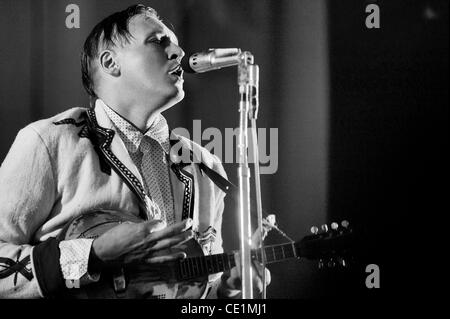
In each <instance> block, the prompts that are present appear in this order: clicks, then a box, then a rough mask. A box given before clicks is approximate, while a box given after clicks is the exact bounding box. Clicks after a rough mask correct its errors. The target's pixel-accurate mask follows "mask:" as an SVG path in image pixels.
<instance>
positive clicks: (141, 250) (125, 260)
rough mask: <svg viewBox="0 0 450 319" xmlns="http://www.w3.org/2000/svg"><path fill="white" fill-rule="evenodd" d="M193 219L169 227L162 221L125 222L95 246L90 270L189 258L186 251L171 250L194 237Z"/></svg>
mask: <svg viewBox="0 0 450 319" xmlns="http://www.w3.org/2000/svg"><path fill="white" fill-rule="evenodd" d="M191 225H192V220H190V219H186V220H183V221H182V222H179V223H176V224H173V225H170V226H167V227H165V223H164V222H162V221H160V220H152V221H145V222H142V223H132V222H125V223H122V224H120V225H118V226H116V227H114V228H112V229H110V230H109V231H107V232H106V233H104V234H103V235H101V236H100V237H98V238H96V239H95V240H94V242H93V244H92V249H91V254H90V256H89V271H93V272H98V271H101V270H102V269H103V268H104V267H110V266H114V265H121V264H132V263H147V264H158V263H163V262H168V261H173V260H177V259H182V258H186V254H185V253H184V252H180V251H177V252H170V250H169V249H170V248H171V247H173V246H175V245H178V244H180V243H182V242H184V241H187V240H189V239H191V238H192V236H193V232H192V230H188V229H189V228H190V227H191Z"/></svg>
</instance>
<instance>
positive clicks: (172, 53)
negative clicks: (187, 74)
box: [168, 42, 185, 61]
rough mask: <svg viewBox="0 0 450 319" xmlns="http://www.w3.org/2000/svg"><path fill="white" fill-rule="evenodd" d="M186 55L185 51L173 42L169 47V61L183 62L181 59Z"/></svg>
mask: <svg viewBox="0 0 450 319" xmlns="http://www.w3.org/2000/svg"><path fill="white" fill-rule="evenodd" d="M184 55H185V53H184V51H183V49H182V48H181V47H180V46H178V45H177V44H175V43H173V42H171V43H170V45H169V47H168V57H169V60H178V61H181V59H182V58H183V57H184Z"/></svg>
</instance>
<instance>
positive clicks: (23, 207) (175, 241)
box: [0, 5, 269, 298]
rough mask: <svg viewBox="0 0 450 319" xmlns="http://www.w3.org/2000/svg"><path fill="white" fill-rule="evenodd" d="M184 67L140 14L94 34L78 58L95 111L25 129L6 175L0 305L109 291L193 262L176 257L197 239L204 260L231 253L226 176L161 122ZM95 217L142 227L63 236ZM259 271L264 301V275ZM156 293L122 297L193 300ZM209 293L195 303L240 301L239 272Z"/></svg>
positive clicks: (215, 280)
mask: <svg viewBox="0 0 450 319" xmlns="http://www.w3.org/2000/svg"><path fill="white" fill-rule="evenodd" d="M183 56H184V52H183V50H182V49H181V48H180V47H179V45H178V40H177V38H176V36H175V34H174V33H173V32H172V31H171V30H170V29H168V28H167V26H165V25H164V23H163V22H162V21H161V20H160V18H159V17H158V15H157V13H156V12H155V10H153V9H152V8H149V7H145V6H143V5H134V6H131V7H129V8H127V9H126V10H124V11H121V12H117V13H114V14H112V15H111V16H109V17H107V18H106V19H104V20H103V21H101V22H100V23H99V24H98V25H96V26H95V27H94V29H93V30H92V32H91V33H90V34H89V36H88V38H87V39H86V42H85V45H84V48H83V52H82V55H81V67H82V80H83V85H84V87H85V88H86V90H87V92H88V94H89V96H90V99H91V101H92V103H91V107H90V108H72V109H69V110H67V111H65V112H63V113H61V114H58V115H56V116H54V117H52V118H49V119H44V120H40V121H37V122H34V123H31V124H29V125H28V126H26V127H25V128H23V129H22V130H20V131H19V133H18V135H17V137H16V139H15V141H14V143H13V145H12V146H11V149H10V150H9V153H8V155H7V156H6V158H5V160H4V162H3V163H2V166H1V168H0V202H1V205H0V297H3V298H5V297H6V298H40V297H58V296H63V295H64V296H65V295H67V294H68V292H70V291H71V289H69V288H72V289H83V290H85V291H89V287H94V286H96V285H97V286H98V285H99V283H100V282H102V281H108V280H112V278H109V275H107V274H110V271H109V269H110V267H111V265H120V266H123V268H122V269H127V266H128V265H135V264H146V265H149V266H152V265H159V266H161V265H165V263H167V262H171V261H175V260H181V259H183V258H186V252H184V251H182V250H179V249H173V248H176V247H177V246H178V247H180V244H183V243H186V242H187V241H189V240H192V238H193V239H194V240H196V241H197V242H198V244H199V245H200V247H201V248H202V250H203V252H204V253H205V254H207V255H208V254H217V253H221V252H222V251H223V250H222V235H221V227H222V212H223V208H224V197H225V193H224V192H223V190H222V189H221V187H220V186H219V185H218V184H220V183H218V182H217V180H218V179H222V181H223V180H225V178H226V174H225V171H224V169H223V167H222V165H221V163H220V161H219V160H218V158H217V157H215V156H214V155H212V154H210V153H209V152H208V151H207V150H206V149H204V148H202V147H201V146H199V145H197V144H195V143H193V142H192V141H189V140H187V139H185V138H182V137H179V136H176V135H175V134H170V132H169V128H168V125H167V122H166V120H165V118H164V117H163V116H162V115H161V112H163V111H164V110H167V109H168V108H170V107H172V106H173V105H175V104H176V103H178V102H179V101H181V100H182V99H183V97H184V91H183V70H182V68H181V66H180V63H181V59H182V58H183ZM174 145H177V146H178V147H177V148H175V147H173V146H174ZM175 149H176V150H178V151H174V150H175ZM180 150H181V151H187V152H189V154H190V156H189V158H190V161H189V162H186V161H181V160H180V155H179V154H180V152H179V151H180ZM92 211H110V212H115V214H124V215H134V216H136V217H139V218H142V222H124V223H121V224H120V225H117V226H115V227H113V228H111V229H110V230H108V231H106V232H105V233H103V234H102V235H100V236H99V237H97V238H95V239H94V238H79V239H70V240H67V239H64V238H62V239H61V238H60V236H58V234H60V233H61V230H62V229H63V228H64V227H65V226H66V225H67V224H68V223H69V222H70V221H71V220H73V218H74V217H76V216H80V215H82V214H86V213H88V212H92ZM255 270H256V271H254V272H253V273H254V274H255V278H254V280H255V284H254V285H255V287H257V288H258V289H259V290H261V288H262V283H261V280H260V276H259V275H258V274H260V273H261V271H262V269H261V267H259V265H255ZM265 271H266V272H267V273H268V271H267V270H265ZM268 275H269V274H267V275H266V276H267V277H268ZM123 278H127V275H125V276H124V277H123ZM128 286H129V283H128ZM168 286H170V285H168ZM148 287H149V286H148V285H142V286H138V287H134V288H133V294H128V295H126V296H128V297H130V296H131V297H136V298H138V297H139V298H140V297H143V296H145V297H150V298H157V297H158V298H184V297H186V296H185V295H183V293H182V291H180V290H179V289H178V290H177V289H164V288H163V289H160V290H158V291H157V289H156V288H155V287H154V286H153V287H151V288H148ZM207 287H208V288H207V289H205V290H204V293H202V294H199V297H208V298H215V297H219V298H239V296H240V290H239V289H240V279H239V272H238V266H235V267H233V268H232V269H231V270H229V271H226V272H224V273H223V274H222V276H210V277H209V282H208V284H207ZM122 288H123V287H122ZM126 289H127V288H126ZM148 289H151V291H148ZM96 297H99V296H96Z"/></svg>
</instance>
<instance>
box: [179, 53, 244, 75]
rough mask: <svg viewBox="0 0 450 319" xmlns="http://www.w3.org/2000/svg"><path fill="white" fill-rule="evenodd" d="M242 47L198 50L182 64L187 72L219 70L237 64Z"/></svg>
mask: <svg viewBox="0 0 450 319" xmlns="http://www.w3.org/2000/svg"><path fill="white" fill-rule="evenodd" d="M240 54H241V49H237V48H227V49H209V50H208V51H205V52H197V53H194V54H192V55H190V56H189V59H183V60H182V61H181V66H182V67H183V70H184V71H185V72H187V73H203V72H208V71H213V70H218V69H221V68H225V67H228V66H233V65H237V64H238V63H239V56H240Z"/></svg>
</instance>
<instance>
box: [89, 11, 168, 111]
mask: <svg viewBox="0 0 450 319" xmlns="http://www.w3.org/2000/svg"><path fill="white" fill-rule="evenodd" d="M144 13H148V14H150V15H152V16H153V17H155V18H156V19H158V20H160V21H161V19H160V18H159V16H158V13H157V12H156V10H155V9H153V8H150V7H146V6H144V5H142V4H136V5H132V6H130V7H128V8H126V9H125V10H123V11H119V12H116V13H114V14H112V15H110V16H108V17H106V18H105V19H103V20H102V21H101V22H99V23H98V24H97V25H96V26H95V27H94V29H92V31H91V33H90V34H89V36H88V37H87V39H86V41H85V42H84V46H83V51H82V52H81V80H82V81H83V86H84V88H85V90H86V91H87V93H88V94H89V97H90V99H91V102H92V101H95V99H96V98H97V94H96V93H95V86H94V81H93V76H92V75H93V74H92V62H93V61H94V60H95V59H96V58H97V57H98V55H99V53H100V52H101V50H103V49H105V48H111V47H114V46H117V45H124V44H125V43H129V42H130V38H132V37H133V36H132V35H131V33H130V31H129V29H128V26H129V25H128V24H129V21H130V19H131V18H132V17H134V16H136V15H139V14H144Z"/></svg>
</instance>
